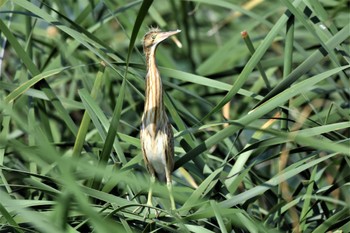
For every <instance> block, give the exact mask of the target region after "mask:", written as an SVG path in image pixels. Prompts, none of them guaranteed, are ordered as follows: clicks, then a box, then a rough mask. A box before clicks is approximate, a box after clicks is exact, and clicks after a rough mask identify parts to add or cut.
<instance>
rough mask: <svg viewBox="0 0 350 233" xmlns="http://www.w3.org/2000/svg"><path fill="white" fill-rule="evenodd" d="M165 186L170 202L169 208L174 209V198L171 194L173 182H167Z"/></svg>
mask: <svg viewBox="0 0 350 233" xmlns="http://www.w3.org/2000/svg"><path fill="white" fill-rule="evenodd" d="M167 187H168V190H169V197H170V204H171V210H175V209H176V207H175V200H174V196H173V184H172V183H171V181H170V182H167Z"/></svg>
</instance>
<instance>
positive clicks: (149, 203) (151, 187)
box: [147, 174, 156, 206]
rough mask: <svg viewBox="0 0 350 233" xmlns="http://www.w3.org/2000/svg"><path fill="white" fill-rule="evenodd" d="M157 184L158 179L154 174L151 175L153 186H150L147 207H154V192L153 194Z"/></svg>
mask: <svg viewBox="0 0 350 233" xmlns="http://www.w3.org/2000/svg"><path fill="white" fill-rule="evenodd" d="M155 182H156V177H155V175H154V174H152V175H151V184H150V186H149V191H148V198H147V205H148V206H153V205H152V192H153V186H154V183H155Z"/></svg>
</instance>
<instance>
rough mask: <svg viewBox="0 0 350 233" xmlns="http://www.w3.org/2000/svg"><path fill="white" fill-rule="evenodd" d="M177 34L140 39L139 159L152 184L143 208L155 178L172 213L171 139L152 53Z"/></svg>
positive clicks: (153, 32)
mask: <svg viewBox="0 0 350 233" xmlns="http://www.w3.org/2000/svg"><path fill="white" fill-rule="evenodd" d="M178 32H180V30H177V31H172V32H161V31H159V30H158V29H151V30H150V31H149V32H148V33H147V34H146V35H145V36H144V39H143V49H144V53H145V55H146V64H147V75H146V91H145V107H144V112H143V115H142V123H141V132H140V139H141V148H142V154H143V158H144V161H145V164H146V166H147V168H148V171H149V173H150V174H151V182H152V183H151V186H150V190H149V194H148V200H147V204H148V205H152V201H151V198H152V186H153V183H154V180H155V177H158V179H159V180H161V181H165V180H166V182H167V185H168V188H169V193H170V201H171V207H172V209H175V202H174V198H173V196H172V184H171V182H172V181H171V173H172V171H173V167H174V139H173V132H172V129H171V125H170V123H169V120H168V117H167V115H166V112H165V107H164V103H163V86H162V80H161V77H160V74H159V71H158V69H157V65H156V59H155V53H156V49H157V46H158V44H159V43H160V42H162V41H163V40H165V39H166V38H168V37H170V36H172V35H174V34H176V33H178Z"/></svg>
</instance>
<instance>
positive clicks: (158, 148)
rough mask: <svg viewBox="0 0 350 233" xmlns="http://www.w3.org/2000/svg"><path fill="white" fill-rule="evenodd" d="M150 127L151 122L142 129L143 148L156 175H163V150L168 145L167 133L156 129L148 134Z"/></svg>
mask: <svg viewBox="0 0 350 233" xmlns="http://www.w3.org/2000/svg"><path fill="white" fill-rule="evenodd" d="M152 128H153V126H152V124H149V125H148V126H147V127H145V128H143V129H142V131H143V135H142V140H143V142H142V144H143V150H144V153H145V156H146V157H147V160H148V162H149V163H150V164H151V166H152V167H153V169H154V170H155V172H156V173H157V174H158V177H159V176H165V166H166V155H165V150H166V148H167V146H168V140H167V135H166V133H165V131H164V130H157V132H156V133H155V134H150V132H152Z"/></svg>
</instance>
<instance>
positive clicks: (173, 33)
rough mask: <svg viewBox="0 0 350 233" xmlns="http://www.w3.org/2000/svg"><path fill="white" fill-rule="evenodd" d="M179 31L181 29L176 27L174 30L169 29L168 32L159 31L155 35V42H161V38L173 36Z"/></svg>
mask: <svg viewBox="0 0 350 233" xmlns="http://www.w3.org/2000/svg"><path fill="white" fill-rule="evenodd" d="M179 32H181V30H179V29H177V30H176V31H170V32H159V33H158V35H157V38H156V40H157V42H156V44H158V43H160V42H162V41H163V40H165V39H167V38H169V37H170V36H173V35H175V34H177V33H179Z"/></svg>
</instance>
